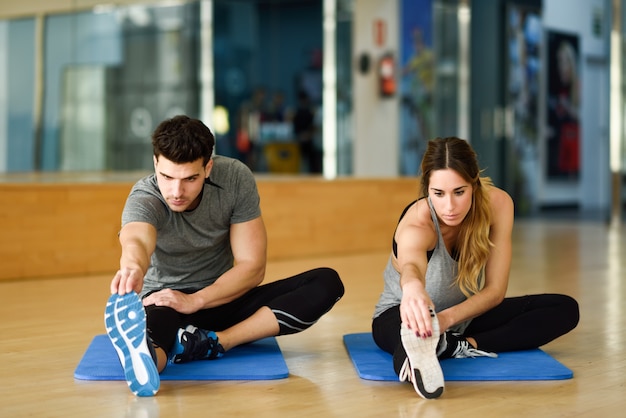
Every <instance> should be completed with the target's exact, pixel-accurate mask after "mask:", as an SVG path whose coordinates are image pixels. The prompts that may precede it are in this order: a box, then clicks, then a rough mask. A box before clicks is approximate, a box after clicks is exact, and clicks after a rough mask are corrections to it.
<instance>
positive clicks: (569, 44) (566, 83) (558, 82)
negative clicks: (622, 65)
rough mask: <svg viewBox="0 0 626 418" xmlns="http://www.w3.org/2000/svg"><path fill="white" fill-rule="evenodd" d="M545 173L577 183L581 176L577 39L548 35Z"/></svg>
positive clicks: (570, 36) (561, 34)
mask: <svg viewBox="0 0 626 418" xmlns="http://www.w3.org/2000/svg"><path fill="white" fill-rule="evenodd" d="M547 48H548V49H547V57H548V80H547V89H548V97H547V100H548V105H547V107H546V109H547V112H548V114H547V124H548V130H547V138H546V145H547V150H546V164H547V165H546V173H547V176H546V177H547V179H548V180H577V179H578V176H579V172H580V118H579V112H580V75H579V74H580V72H579V66H580V62H579V40H578V36H577V35H573V34H568V33H563V32H558V31H548V32H547Z"/></svg>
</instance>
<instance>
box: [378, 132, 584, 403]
mask: <svg viewBox="0 0 626 418" xmlns="http://www.w3.org/2000/svg"><path fill="white" fill-rule="evenodd" d="M421 170H422V176H421V198H420V199H419V200H417V201H414V202H412V203H411V204H410V205H409V206H407V207H406V208H405V210H404V212H403V213H402V215H401V217H400V220H399V222H398V225H397V228H396V231H395V234H394V237H393V248H392V254H391V255H390V257H389V262H388V263H387V267H386V269H385V272H384V281H385V286H384V291H383V293H382V295H381V296H380V299H379V301H378V304H377V305H376V309H375V312H374V319H373V322H372V333H373V337H374V341H375V342H376V344H377V345H378V346H379V347H380V348H381V349H383V350H385V351H387V352H389V353H391V354H393V364H394V369H395V371H396V373H397V374H398V376H399V378H400V380H401V381H407V380H408V381H410V382H411V383H412V384H413V386H414V388H415V390H416V392H417V393H418V394H419V395H420V396H422V397H424V398H426V399H432V398H437V397H439V396H441V394H442V393H443V389H444V382H443V373H442V371H441V367H440V365H439V361H438V359H444V358H451V357H455V358H463V357H475V356H492V357H495V356H496V354H494V353H496V352H504V351H513V350H526V349H531V348H537V347H539V346H541V345H544V344H546V343H548V342H550V341H552V340H554V339H555V338H557V337H559V336H561V335H563V334H565V333H567V332H569V331H570V330H572V329H573V328H574V327H575V326H576V325H577V324H578V318H579V312H578V303H577V302H576V301H575V300H574V299H572V298H570V297H569V296H565V295H555V294H542V295H530V296H523V297H514V298H505V294H506V290H507V284H508V279H509V269H510V265H511V233H512V229H513V217H514V216H513V201H512V199H511V197H510V196H509V195H508V194H507V193H506V192H505V191H503V190H501V189H499V188H497V187H495V186H494V185H493V184H492V182H491V180H490V179H489V178H487V177H481V176H480V174H481V171H480V169H479V167H478V162H477V158H476V153H475V152H474V150H473V149H472V148H471V146H470V145H469V143H468V142H467V141H465V140H462V139H459V138H437V139H435V140H432V141H429V143H428V146H427V149H426V152H425V154H424V158H423V160H422V165H421Z"/></svg>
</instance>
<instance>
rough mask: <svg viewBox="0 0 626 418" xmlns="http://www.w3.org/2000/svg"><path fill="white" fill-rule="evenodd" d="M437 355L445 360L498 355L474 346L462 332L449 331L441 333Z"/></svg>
mask: <svg viewBox="0 0 626 418" xmlns="http://www.w3.org/2000/svg"><path fill="white" fill-rule="evenodd" d="M437 357H439V359H441V360H443V359H447V358H469V357H491V358H496V357H498V355H497V354H496V353H490V352H489V351H483V350H479V349H477V348H474V347H472V345H471V344H470V343H469V341H467V340H466V339H465V338H464V337H463V336H462V335H461V334H459V333H456V332H450V331H447V332H444V333H443V334H442V335H441V340H440V341H439V347H438V348H437Z"/></svg>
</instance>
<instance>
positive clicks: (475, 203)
mask: <svg viewBox="0 0 626 418" xmlns="http://www.w3.org/2000/svg"><path fill="white" fill-rule="evenodd" d="M447 168H449V169H452V170H454V171H456V172H457V173H458V174H459V175H460V176H461V177H463V179H465V180H466V181H467V182H468V183H470V184H471V185H472V206H471V207H470V210H469V212H468V214H467V216H466V217H465V219H464V220H463V222H462V223H461V229H460V231H459V236H458V240H457V252H458V255H459V257H458V262H459V269H458V274H457V277H456V283H457V284H458V285H459V288H460V289H461V291H462V292H463V293H464V294H465V295H466V296H469V295H471V294H473V293H476V292H478V291H479V290H480V286H481V276H482V273H483V271H484V268H485V265H486V264H487V258H488V257H489V253H490V251H491V247H492V246H493V243H492V242H491V241H490V240H489V228H490V225H491V210H490V206H489V194H488V193H487V189H488V188H489V187H491V186H492V185H493V183H492V181H491V179H490V178H489V177H480V174H481V170H480V169H479V167H478V160H477V157H476V152H475V151H474V150H473V149H472V147H471V146H470V144H469V143H468V142H467V141H465V140H463V139H460V138H456V137H448V138H436V139H433V140H431V141H429V142H428V146H427V148H426V152H425V153H424V158H423V159H422V166H421V171H422V174H421V179H420V183H421V190H420V193H421V196H423V197H425V196H428V189H429V184H430V176H431V174H432V172H433V171H436V170H443V169H447Z"/></svg>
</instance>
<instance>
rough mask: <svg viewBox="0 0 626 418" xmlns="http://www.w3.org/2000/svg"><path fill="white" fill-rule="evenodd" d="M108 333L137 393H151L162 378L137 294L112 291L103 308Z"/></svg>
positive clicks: (142, 394) (144, 394)
mask: <svg viewBox="0 0 626 418" xmlns="http://www.w3.org/2000/svg"><path fill="white" fill-rule="evenodd" d="M104 324H105V327H106V330H107V334H108V335H109V338H110V339H111V342H112V343H113V347H115V351H116V352H117V355H118V357H119V359H120V363H122V368H123V369H124V375H125V377H126V382H127V383H128V387H129V388H130V390H131V392H133V393H134V394H135V395H137V396H153V395H155V394H156V393H157V391H158V390H159V386H160V382H161V379H160V377H159V372H158V370H157V368H156V364H155V360H154V358H153V356H152V355H151V351H150V347H149V343H148V340H147V336H146V312H145V311H144V308H143V305H142V303H141V300H140V299H139V296H137V293H135V292H131V293H127V294H125V295H123V296H120V295H118V294H112V295H111V297H109V300H108V301H107V305H106V309H105V311H104Z"/></svg>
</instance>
